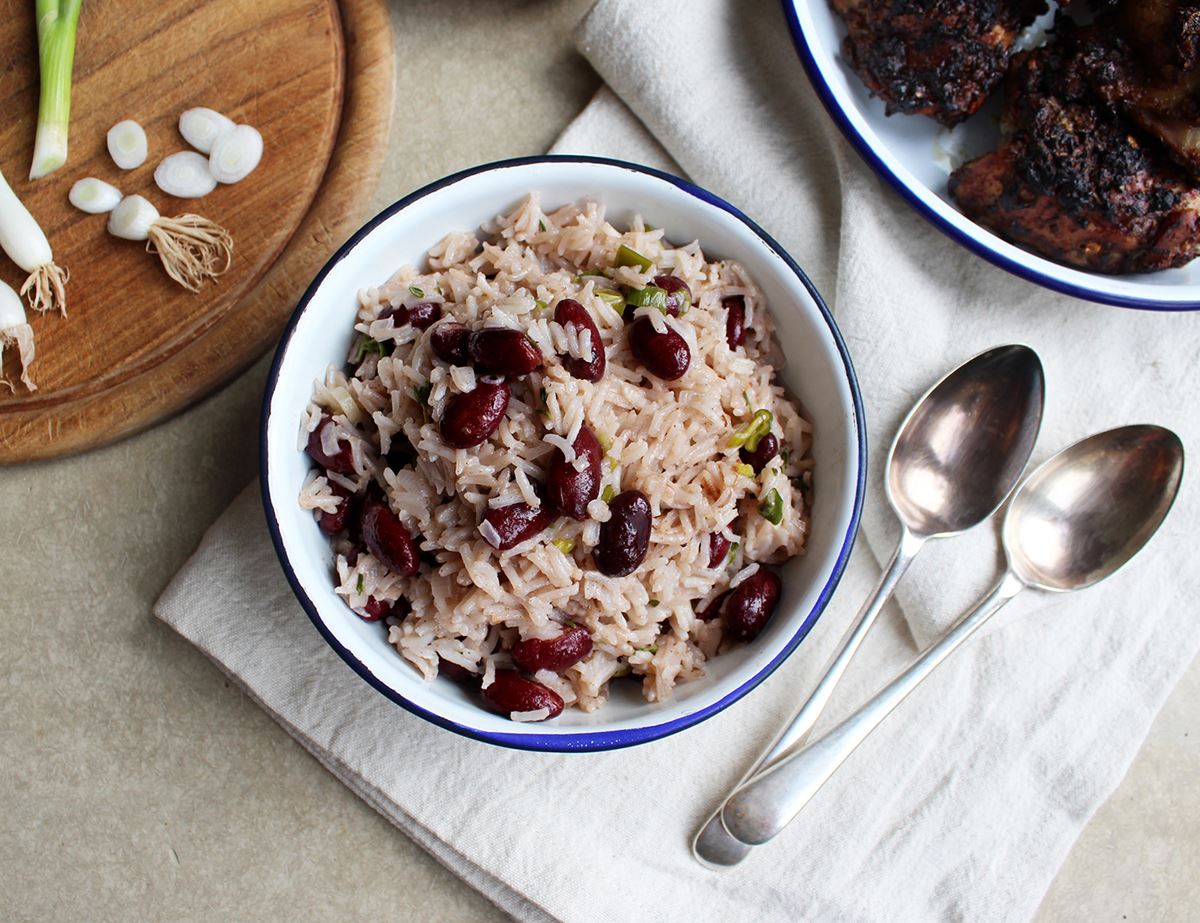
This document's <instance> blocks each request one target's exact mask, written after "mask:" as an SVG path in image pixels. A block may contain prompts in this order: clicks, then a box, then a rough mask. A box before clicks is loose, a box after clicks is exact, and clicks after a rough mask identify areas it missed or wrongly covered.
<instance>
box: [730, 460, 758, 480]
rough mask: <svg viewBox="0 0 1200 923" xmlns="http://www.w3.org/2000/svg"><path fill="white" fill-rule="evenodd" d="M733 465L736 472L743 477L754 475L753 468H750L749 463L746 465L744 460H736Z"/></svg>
mask: <svg viewBox="0 0 1200 923" xmlns="http://www.w3.org/2000/svg"><path fill="white" fill-rule="evenodd" d="M733 467H734V470H735V471H737V473H738V474H740V475H741V476H742V477H744V478H752V477H754V469H753V468H751V467H750V466H749V465H747V464H746V463H745V462H738V463H737V464H736V465H734V466H733Z"/></svg>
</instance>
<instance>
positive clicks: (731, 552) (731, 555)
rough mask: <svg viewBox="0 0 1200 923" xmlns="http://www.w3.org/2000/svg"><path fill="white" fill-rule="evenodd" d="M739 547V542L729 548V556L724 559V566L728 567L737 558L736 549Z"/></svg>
mask: <svg viewBox="0 0 1200 923" xmlns="http://www.w3.org/2000/svg"><path fill="white" fill-rule="evenodd" d="M740 547H741V542H734V543H733V544H732V545H730V546H729V555H728V556H727V557H726V558H725V566H726V567H728V566H729V565H730V564H732V563H733V559H734V558H736V557H737V553H738V548H740Z"/></svg>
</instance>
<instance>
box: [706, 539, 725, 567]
mask: <svg viewBox="0 0 1200 923" xmlns="http://www.w3.org/2000/svg"><path fill="white" fill-rule="evenodd" d="M728 556H729V539H727V538H726V537H725V536H724V535H722V534H721V533H720V532H713V533H712V534H711V535H709V537H708V566H709V567H716V566H717V565H719V564H723V563H724V562H725V559H726V558H727V557H728Z"/></svg>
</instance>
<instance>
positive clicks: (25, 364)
mask: <svg viewBox="0 0 1200 923" xmlns="http://www.w3.org/2000/svg"><path fill="white" fill-rule="evenodd" d="M6 346H15V347H16V348H17V356H18V357H19V358H20V360H21V381H22V383H24V385H25V387H26V388H28V389H29V390H30V391H36V390H37V385H35V384H34V383H33V379H32V378H30V377H29V366H30V365H31V364H32V362H33V328H32V327H30V326H29V322H28V321H27V320H26V319H25V305H24V304H22V303H21V296H20V295H18V294H17V293H16V292H14V291H13V290H12V289H11V288H9V287H8V286H7V285H5V284H4V283H3V282H0V359H3V356H4V347H6ZM0 383H3V384H5V385H7V386H8V389H9V390H10V391H13V390H16V389H15V388H13V386H12V382H10V381H8V380H7V379H5V378H4V377H3V376H2V375H0Z"/></svg>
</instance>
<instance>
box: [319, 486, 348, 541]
mask: <svg viewBox="0 0 1200 923" xmlns="http://www.w3.org/2000/svg"><path fill="white" fill-rule="evenodd" d="M329 489H330V490H331V491H333V495H334V496H335V497H338V498H340V502H339V503H338V506H337V510H335V511H334V512H332V513H326V512H322V513H321V514H320V515H319V516H318V517H317V526H318V527H319V528H320V530H321V531H322V532H324V533H325V534H326V535H337V534H338V533H339V532H341V531H342V530H343V529H344V528H346V520H348V519H349V518H350V506H351V504H352V502H353V501H352V499H351V494H350V491H348V490H346V488H345V487H343V486H342V485H341V484H337V483H335V482H333V481H330V482H329Z"/></svg>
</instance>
